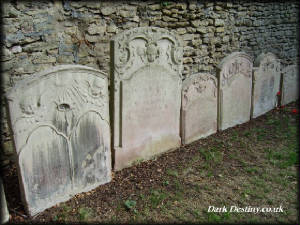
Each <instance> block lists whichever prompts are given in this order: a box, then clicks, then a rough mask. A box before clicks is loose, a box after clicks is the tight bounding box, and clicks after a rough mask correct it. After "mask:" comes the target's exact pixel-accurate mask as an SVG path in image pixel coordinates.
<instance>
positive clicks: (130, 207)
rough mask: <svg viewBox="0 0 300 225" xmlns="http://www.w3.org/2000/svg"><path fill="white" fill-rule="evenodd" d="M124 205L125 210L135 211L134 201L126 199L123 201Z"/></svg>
mask: <svg viewBox="0 0 300 225" xmlns="http://www.w3.org/2000/svg"><path fill="white" fill-rule="evenodd" d="M124 205H125V207H126V209H127V210H133V211H134V212H136V209H135V206H136V201H134V200H130V199H127V200H126V201H125V202H124Z"/></svg>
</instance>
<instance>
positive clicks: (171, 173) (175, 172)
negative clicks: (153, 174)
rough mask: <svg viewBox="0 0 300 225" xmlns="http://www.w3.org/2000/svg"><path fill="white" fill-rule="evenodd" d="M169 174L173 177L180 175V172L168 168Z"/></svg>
mask: <svg viewBox="0 0 300 225" xmlns="http://www.w3.org/2000/svg"><path fill="white" fill-rule="evenodd" d="M167 174H168V175H170V176H173V177H178V176H179V175H178V172H177V171H176V170H171V169H167Z"/></svg>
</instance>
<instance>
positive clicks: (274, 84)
mask: <svg viewBox="0 0 300 225" xmlns="http://www.w3.org/2000/svg"><path fill="white" fill-rule="evenodd" d="M279 86H280V62H279V60H278V59H277V58H276V56H275V55H274V54H272V53H267V54H265V53H262V54H260V55H259V56H258V57H257V59H256V60H255V62H254V68H253V92H252V110H251V111H252V112H251V117H252V118H256V117H258V116H260V115H262V114H264V113H266V112H268V111H270V110H272V109H273V108H275V107H276V105H277V92H278V91H279V88H280V87H279Z"/></svg>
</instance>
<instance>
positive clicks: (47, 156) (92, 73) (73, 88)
mask: <svg viewBox="0 0 300 225" xmlns="http://www.w3.org/2000/svg"><path fill="white" fill-rule="evenodd" d="M7 100H8V105H9V113H10V122H11V126H12V131H13V136H14V142H15V147H16V153H17V156H18V167H19V180H20V186H21V192H22V198H23V201H24V203H25V206H26V209H27V211H28V213H29V214H30V215H35V214H37V213H38V212H41V211H43V210H44V209H46V208H49V207H51V206H53V205H55V204H57V203H59V202H62V201H66V200H68V199H70V198H71V196H72V195H74V194H76V193H79V192H85V191H89V190H91V189H93V188H95V187H97V186H99V185H100V184H104V183H107V182H109V181H110V180H111V155H110V126H109V109H108V108H109V107H108V79H107V77H106V75H105V74H103V73H102V72H101V71H98V70H95V69H92V68H89V67H86V66H75V65H64V66H57V67H53V68H51V69H49V70H46V71H44V72H41V73H37V74H34V75H32V76H31V77H29V78H26V79H24V80H21V81H18V83H17V84H16V85H15V86H14V87H13V88H12V89H11V90H10V92H9V93H8V95H7Z"/></svg>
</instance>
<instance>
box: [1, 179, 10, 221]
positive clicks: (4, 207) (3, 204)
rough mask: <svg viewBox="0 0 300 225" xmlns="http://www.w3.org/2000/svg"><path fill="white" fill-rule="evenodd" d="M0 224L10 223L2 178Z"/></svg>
mask: <svg viewBox="0 0 300 225" xmlns="http://www.w3.org/2000/svg"><path fill="white" fill-rule="evenodd" d="M0 206H1V208H0V224H4V223H7V222H8V221H9V212H8V209H7V203H6V198H5V192H4V186H3V183H2V178H1V177H0Z"/></svg>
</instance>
